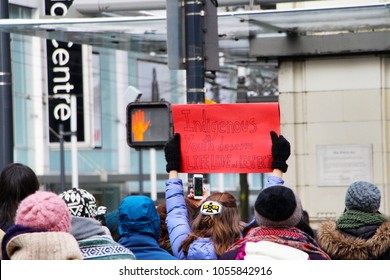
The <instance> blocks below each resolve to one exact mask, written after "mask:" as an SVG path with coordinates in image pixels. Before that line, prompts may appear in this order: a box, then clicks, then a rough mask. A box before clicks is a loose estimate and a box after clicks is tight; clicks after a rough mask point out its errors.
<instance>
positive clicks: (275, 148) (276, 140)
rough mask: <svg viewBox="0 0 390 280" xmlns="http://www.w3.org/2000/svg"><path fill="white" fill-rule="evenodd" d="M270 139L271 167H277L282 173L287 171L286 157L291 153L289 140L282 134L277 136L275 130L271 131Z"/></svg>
mask: <svg viewBox="0 0 390 280" xmlns="http://www.w3.org/2000/svg"><path fill="white" fill-rule="evenodd" d="M270 134H271V139H272V159H273V160H272V165H271V167H272V169H279V170H281V171H282V172H283V173H285V172H286V171H287V167H288V165H287V163H286V161H287V159H288V157H289V156H290V154H291V151H290V142H288V141H287V140H286V138H284V137H283V136H282V135H280V136H278V135H277V134H276V132H275V131H271V133H270Z"/></svg>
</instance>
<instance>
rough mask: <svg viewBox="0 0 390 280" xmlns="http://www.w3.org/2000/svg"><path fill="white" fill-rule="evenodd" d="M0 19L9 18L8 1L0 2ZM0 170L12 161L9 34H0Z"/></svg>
mask: <svg viewBox="0 0 390 280" xmlns="http://www.w3.org/2000/svg"><path fill="white" fill-rule="evenodd" d="M0 18H9V10H8V0H2V1H0ZM0 50H1V52H0V169H2V168H3V167H4V166H5V165H7V164H8V163H11V162H13V161H14V157H13V154H14V136H13V135H14V131H13V110H12V76H11V51H10V35H9V33H4V32H1V33H0Z"/></svg>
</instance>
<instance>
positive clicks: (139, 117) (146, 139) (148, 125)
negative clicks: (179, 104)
mask: <svg viewBox="0 0 390 280" xmlns="http://www.w3.org/2000/svg"><path fill="white" fill-rule="evenodd" d="M126 117H127V121H126V130H127V144H128V145H129V146H130V147H132V148H162V147H164V146H165V144H166V143H167V142H168V140H169V139H170V138H172V136H173V125H172V111H171V105H170V103H169V102H166V101H161V102H138V101H136V102H132V103H129V104H128V105H127V108H126Z"/></svg>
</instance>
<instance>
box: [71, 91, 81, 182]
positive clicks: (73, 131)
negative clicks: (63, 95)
mask: <svg viewBox="0 0 390 280" xmlns="http://www.w3.org/2000/svg"><path fill="white" fill-rule="evenodd" d="M70 106H71V111H72V114H71V117H70V131H71V134H72V135H71V137H70V141H71V147H72V151H71V153H72V188H77V189H78V188H79V171H78V162H77V97H76V95H75V94H72V95H71V97H70Z"/></svg>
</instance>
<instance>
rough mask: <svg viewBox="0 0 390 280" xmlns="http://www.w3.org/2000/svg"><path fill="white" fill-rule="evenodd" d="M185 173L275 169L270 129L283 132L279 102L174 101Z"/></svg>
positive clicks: (250, 171) (253, 171) (176, 128)
mask: <svg viewBox="0 0 390 280" xmlns="http://www.w3.org/2000/svg"><path fill="white" fill-rule="evenodd" d="M172 117H173V125H174V131H175V133H180V136H181V155H182V164H181V172H183V173H264V172H271V171H272V169H271V162H272V152H271V148H272V141H271V136H270V131H271V130H273V131H275V132H276V133H278V134H279V130H280V117H279V106H278V103H276V102H275V103H239V104H212V105H204V104H185V105H172Z"/></svg>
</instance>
